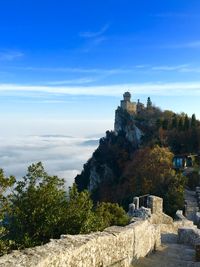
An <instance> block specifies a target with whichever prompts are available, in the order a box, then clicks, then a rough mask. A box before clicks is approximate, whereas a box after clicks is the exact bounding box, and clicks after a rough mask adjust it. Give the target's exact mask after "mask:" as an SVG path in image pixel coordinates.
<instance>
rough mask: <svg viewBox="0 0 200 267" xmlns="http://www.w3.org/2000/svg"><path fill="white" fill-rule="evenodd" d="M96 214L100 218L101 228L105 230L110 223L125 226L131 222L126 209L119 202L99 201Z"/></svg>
mask: <svg viewBox="0 0 200 267" xmlns="http://www.w3.org/2000/svg"><path fill="white" fill-rule="evenodd" d="M96 215H97V217H98V219H99V220H100V224H99V225H100V227H99V228H100V229H99V230H103V229H105V228H106V227H108V226H110V225H120V226H123V225H126V224H128V222H129V217H128V216H127V214H126V212H125V210H124V209H123V208H122V207H120V206H119V205H118V204H117V203H106V202H102V203H99V204H98V205H97V208H96Z"/></svg>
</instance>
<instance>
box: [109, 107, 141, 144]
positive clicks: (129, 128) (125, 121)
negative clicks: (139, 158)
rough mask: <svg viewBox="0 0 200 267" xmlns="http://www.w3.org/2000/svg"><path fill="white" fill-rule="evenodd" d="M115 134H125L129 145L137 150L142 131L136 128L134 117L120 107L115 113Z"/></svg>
mask: <svg viewBox="0 0 200 267" xmlns="http://www.w3.org/2000/svg"><path fill="white" fill-rule="evenodd" d="M114 128H115V133H116V134H119V133H120V132H122V133H125V137H126V138H127V140H128V141H129V142H131V144H132V145H133V146H134V147H135V148H137V147H138V146H139V144H140V143H141V137H142V136H143V133H142V131H141V130H140V129H139V128H138V127H137V126H136V124H135V120H134V115H131V114H129V113H128V112H127V111H126V110H123V109H122V108H121V107H118V109H117V110H116V111H115V125H114Z"/></svg>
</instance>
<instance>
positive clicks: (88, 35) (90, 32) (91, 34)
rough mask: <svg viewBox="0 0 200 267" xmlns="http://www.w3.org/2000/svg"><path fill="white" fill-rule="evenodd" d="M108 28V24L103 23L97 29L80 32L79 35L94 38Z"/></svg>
mask: <svg viewBox="0 0 200 267" xmlns="http://www.w3.org/2000/svg"><path fill="white" fill-rule="evenodd" d="M108 28H109V24H106V25H104V26H103V27H102V28H101V29H100V30H99V31H96V32H92V31H85V32H80V33H79V36H80V37H83V38H96V37H99V36H101V35H103V34H104V33H105V32H106V31H107V30H108Z"/></svg>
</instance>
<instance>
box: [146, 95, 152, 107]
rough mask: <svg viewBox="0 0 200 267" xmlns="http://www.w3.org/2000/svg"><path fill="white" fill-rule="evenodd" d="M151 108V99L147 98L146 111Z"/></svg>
mask: <svg viewBox="0 0 200 267" xmlns="http://www.w3.org/2000/svg"><path fill="white" fill-rule="evenodd" d="M151 107H152V102H151V98H150V97H148V98H147V109H150V108H151Z"/></svg>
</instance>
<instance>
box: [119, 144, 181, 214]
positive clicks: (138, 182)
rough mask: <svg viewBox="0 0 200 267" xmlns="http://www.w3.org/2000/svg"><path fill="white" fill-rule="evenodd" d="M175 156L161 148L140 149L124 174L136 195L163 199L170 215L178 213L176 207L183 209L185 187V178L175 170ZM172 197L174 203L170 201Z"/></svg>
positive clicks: (166, 149)
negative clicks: (154, 196) (173, 163)
mask: <svg viewBox="0 0 200 267" xmlns="http://www.w3.org/2000/svg"><path fill="white" fill-rule="evenodd" d="M173 156H174V155H173V153H171V152H170V151H169V149H168V148H162V147H159V146H155V147H153V148H150V147H146V148H144V149H140V150H138V151H137V152H136V153H135V155H134V158H133V160H132V161H131V162H130V164H129V166H128V167H127V170H126V173H125V174H124V175H126V176H127V177H128V179H129V184H130V190H131V191H132V192H134V194H135V195H144V194H154V195H157V196H160V197H162V198H163V199H164V208H165V211H166V212H167V213H168V214H170V215H172V214H174V212H175V211H176V210H175V208H174V207H176V208H177V207H179V208H182V207H183V201H184V200H183V199H184V197H183V193H184V185H185V178H184V177H183V176H181V175H179V174H176V172H175V171H174V170H173V166H172V159H173ZM172 195H173V201H171V200H170V197H171V196H172ZM172 202H173V203H172Z"/></svg>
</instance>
